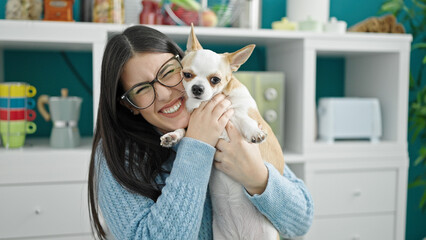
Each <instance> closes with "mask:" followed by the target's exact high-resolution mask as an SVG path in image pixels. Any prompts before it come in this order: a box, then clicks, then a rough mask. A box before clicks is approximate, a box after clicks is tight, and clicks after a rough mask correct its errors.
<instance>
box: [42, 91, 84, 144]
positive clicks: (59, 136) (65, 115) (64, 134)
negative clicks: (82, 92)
mask: <svg viewBox="0 0 426 240" xmlns="http://www.w3.org/2000/svg"><path fill="white" fill-rule="evenodd" d="M82 101H83V100H82V99H81V98H80V97H68V90H67V89H62V90H61V96H60V97H49V96H47V95H41V96H40V97H39V98H38V101H37V108H38V110H39V112H40V114H41V115H42V116H43V118H44V119H45V120H46V121H50V119H52V122H53V127H52V133H51V135H50V146H52V147H55V148H74V147H77V146H79V145H80V132H79V130H78V120H79V118H80V107H81V102H82ZM45 104H47V105H49V109H50V114H49V113H48V112H47V111H46V109H45V106H44V105H45Z"/></svg>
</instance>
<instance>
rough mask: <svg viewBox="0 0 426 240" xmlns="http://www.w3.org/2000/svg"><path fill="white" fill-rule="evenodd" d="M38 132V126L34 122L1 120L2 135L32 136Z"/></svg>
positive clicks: (0, 129) (0, 130)
mask: <svg viewBox="0 0 426 240" xmlns="http://www.w3.org/2000/svg"><path fill="white" fill-rule="evenodd" d="M36 130H37V125H36V124H35V123H34V122H27V121H25V120H18V121H3V120H0V133H1V134H16V133H21V134H31V133H34V132H35V131H36Z"/></svg>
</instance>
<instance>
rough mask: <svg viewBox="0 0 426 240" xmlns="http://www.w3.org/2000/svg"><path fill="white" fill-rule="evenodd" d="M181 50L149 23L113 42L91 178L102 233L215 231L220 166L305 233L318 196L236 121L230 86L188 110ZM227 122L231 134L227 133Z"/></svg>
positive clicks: (288, 225)
mask: <svg viewBox="0 0 426 240" xmlns="http://www.w3.org/2000/svg"><path fill="white" fill-rule="evenodd" d="M182 57H183V52H182V50H181V49H180V48H179V47H178V46H177V45H176V44H175V43H174V42H173V41H172V40H171V39H169V38H168V37H167V36H166V35H164V34H162V33H160V32H158V31H157V30H154V29H151V28H149V27H145V26H140V25H138V26H133V27H130V28H128V29H126V30H125V31H124V32H123V33H121V34H118V35H116V36H114V37H113V38H111V40H110V41H109V42H108V44H107V46H106V49H105V53H104V57H103V62H102V73H101V94H100V100H99V111H98V118H97V123H96V131H95V136H94V141H93V148H92V156H91V163H90V171H89V184H88V188H89V209H90V216H91V223H92V228H93V230H94V234H95V235H96V236H97V237H99V238H101V239H105V238H106V237H107V233H108V231H107V230H109V231H110V232H111V233H112V235H113V236H114V237H115V239H212V238H213V236H212V209H211V201H210V197H209V193H208V182H209V177H210V172H211V169H212V167H216V168H218V169H219V170H221V171H223V172H224V173H226V174H228V175H229V176H230V177H232V178H234V179H235V180H236V181H238V182H240V183H241V184H242V185H243V186H244V188H245V190H246V195H247V197H248V198H249V199H250V200H251V202H252V203H253V204H254V205H255V206H256V207H257V208H258V209H259V210H260V211H261V212H262V214H264V215H265V216H266V217H267V218H268V219H269V220H270V221H271V222H272V223H273V225H274V226H275V227H276V228H277V229H278V231H279V232H280V234H281V235H283V236H285V237H294V236H299V235H303V234H305V233H306V232H307V231H308V229H309V227H310V225H311V222H312V216H313V205H312V200H311V197H310V194H309V192H308V191H307V189H306V186H305V185H304V183H303V182H302V181H301V180H299V179H298V178H297V177H295V175H294V174H293V173H292V172H291V170H290V169H289V168H288V167H287V166H286V167H285V170H284V175H280V174H279V172H278V171H277V170H276V169H275V168H274V167H273V166H272V165H270V164H269V163H265V162H263V160H262V158H261V156H260V152H259V149H258V147H257V145H255V144H250V143H247V142H245V141H244V140H243V138H242V137H241V135H240V134H239V133H238V132H237V131H236V129H235V128H234V127H233V125H232V124H231V123H230V122H229V118H230V117H231V116H232V114H233V110H232V109H229V110H227V109H228V107H229V106H230V102H229V100H227V99H226V98H225V96H224V95H217V96H215V97H214V98H213V99H212V100H211V101H209V102H205V103H203V104H202V105H201V106H200V107H199V108H198V109H196V110H194V112H192V113H191V114H189V113H188V112H187V111H186V109H185V96H184V91H183V86H182V74H181V64H180V59H182ZM185 127H186V128H187V133H186V136H185V138H183V139H182V141H181V142H180V143H179V144H178V145H176V146H174V147H173V148H171V149H168V148H163V147H161V146H160V136H161V135H162V134H164V133H166V132H169V131H173V130H175V129H178V128H185ZM225 128H226V129H227V131H228V133H229V136H230V139H231V141H230V142H229V143H228V142H225V141H223V140H219V136H220V135H221V133H222V131H223V130H224V129H225ZM216 148H217V149H218V150H216ZM213 159H215V160H216V161H214V160H213Z"/></svg>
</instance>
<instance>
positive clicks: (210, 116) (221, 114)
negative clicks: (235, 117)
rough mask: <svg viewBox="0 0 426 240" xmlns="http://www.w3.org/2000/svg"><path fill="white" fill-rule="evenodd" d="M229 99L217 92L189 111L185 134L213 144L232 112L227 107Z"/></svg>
mask: <svg viewBox="0 0 426 240" xmlns="http://www.w3.org/2000/svg"><path fill="white" fill-rule="evenodd" d="M230 106H231V101H229V100H228V99H226V98H225V95H223V94H218V95H216V96H214V97H213V98H212V99H211V100H210V101H206V102H203V103H201V105H200V106H199V107H198V108H197V109H195V110H194V111H193V112H192V113H191V117H190V119H189V123H188V128H187V131H186V136H187V137H191V138H194V139H197V140H199V141H203V142H205V143H207V144H210V145H211V146H213V147H214V146H215V145H216V143H217V141H218V139H219V137H220V135H221V134H222V132H223V131H224V130H225V126H226V124H227V123H228V121H229V119H230V118H231V116H232V114H233V113H234V110H233V109H228V108H229V107H230Z"/></svg>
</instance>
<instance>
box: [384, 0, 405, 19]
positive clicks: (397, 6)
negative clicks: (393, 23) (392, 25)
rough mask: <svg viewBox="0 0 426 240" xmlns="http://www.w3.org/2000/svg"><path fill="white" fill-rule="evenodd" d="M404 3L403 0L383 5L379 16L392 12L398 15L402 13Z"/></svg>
mask: <svg viewBox="0 0 426 240" xmlns="http://www.w3.org/2000/svg"><path fill="white" fill-rule="evenodd" d="M403 5H404V3H403V2H402V1H401V0H389V1H386V2H384V3H383V4H382V6H381V8H380V10H379V14H381V13H386V12H390V13H393V14H394V15H397V12H399V11H401V9H402V8H403Z"/></svg>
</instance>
